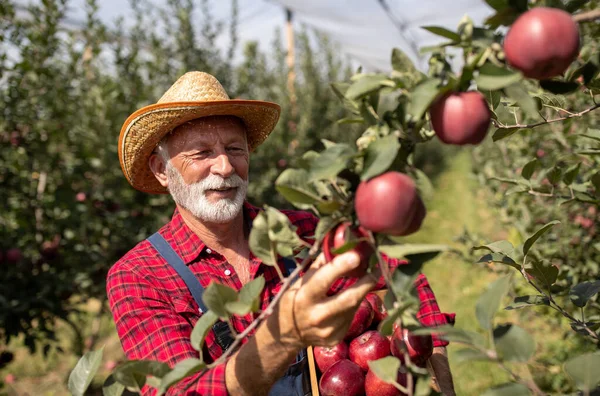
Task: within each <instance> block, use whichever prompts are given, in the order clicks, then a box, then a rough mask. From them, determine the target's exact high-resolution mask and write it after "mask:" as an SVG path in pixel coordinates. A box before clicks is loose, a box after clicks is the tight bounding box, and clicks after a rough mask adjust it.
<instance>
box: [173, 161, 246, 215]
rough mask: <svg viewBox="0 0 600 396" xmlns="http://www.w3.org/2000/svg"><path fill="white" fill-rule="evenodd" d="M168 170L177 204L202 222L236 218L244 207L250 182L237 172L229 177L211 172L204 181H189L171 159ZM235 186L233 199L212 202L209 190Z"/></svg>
mask: <svg viewBox="0 0 600 396" xmlns="http://www.w3.org/2000/svg"><path fill="white" fill-rule="evenodd" d="M166 173H167V180H168V182H169V188H168V189H169V193H170V194H171V196H172V197H173V200H174V201H175V203H176V204H177V205H179V206H181V207H183V208H184V209H187V210H188V211H190V213H191V214H192V215H194V216H195V217H196V218H198V219H200V220H202V221H205V222H208V223H220V224H223V223H228V222H230V221H232V220H233V219H235V218H236V216H237V215H238V214H239V213H240V211H241V210H242V207H243V205H244V199H245V198H246V192H247V190H248V181H244V180H242V178H241V177H239V176H238V175H236V174H233V175H232V176H230V177H228V178H227V179H223V178H222V177H220V176H217V175H213V174H210V175H209V176H208V177H206V178H205V179H204V180H202V181H199V182H196V183H192V184H186V182H185V180H183V177H182V176H181V173H179V171H178V170H177V169H176V168H175V167H174V166H173V165H172V164H171V161H167V165H166ZM233 187H237V191H236V194H235V197H233V199H229V198H223V199H220V200H219V201H217V202H210V201H209V200H208V198H207V197H206V191H207V190H215V189H219V188H233Z"/></svg>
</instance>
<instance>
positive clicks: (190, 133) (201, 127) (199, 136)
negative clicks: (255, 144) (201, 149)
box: [169, 116, 247, 141]
mask: <svg viewBox="0 0 600 396" xmlns="http://www.w3.org/2000/svg"><path fill="white" fill-rule="evenodd" d="M170 135H171V136H170V137H169V140H178V141H179V140H181V141H189V140H190V139H193V140H214V139H226V140H230V139H235V138H242V139H243V140H244V141H247V139H246V126H245V125H244V122H243V121H242V120H241V119H239V118H237V117H234V116H209V117H202V118H197V119H195V120H191V121H188V122H186V123H184V124H181V125H180V126H178V127H177V128H175V129H173V131H172V132H171V134H170Z"/></svg>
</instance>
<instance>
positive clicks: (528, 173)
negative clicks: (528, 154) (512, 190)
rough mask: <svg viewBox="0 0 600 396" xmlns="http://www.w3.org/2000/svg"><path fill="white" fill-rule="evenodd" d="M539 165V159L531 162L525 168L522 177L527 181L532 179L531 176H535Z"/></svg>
mask: <svg viewBox="0 0 600 396" xmlns="http://www.w3.org/2000/svg"><path fill="white" fill-rule="evenodd" d="M537 165H538V160H537V158H536V159H533V160H531V161H529V162H528V163H527V164H525V166H524V167H523V170H522V171H521V177H522V178H523V179H525V180H529V179H531V176H533V172H535V169H536V168H537Z"/></svg>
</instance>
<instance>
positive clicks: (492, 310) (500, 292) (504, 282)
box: [475, 275, 511, 330]
mask: <svg viewBox="0 0 600 396" xmlns="http://www.w3.org/2000/svg"><path fill="white" fill-rule="evenodd" d="M510 280H511V277H510V275H508V276H503V277H501V278H499V279H497V280H496V281H494V282H493V283H492V284H491V285H490V286H489V287H488V289H487V290H486V291H485V292H483V294H482V295H481V296H480V297H479V300H477V305H476V306H475V315H476V316H477V320H478V321H479V325H480V326H481V328H482V329H485V330H489V329H490V328H491V326H492V320H493V319H494V316H495V315H496V312H497V311H498V308H499V307H500V303H501V302H502V299H503V298H504V297H505V296H506V294H507V293H508V289H509V288H510Z"/></svg>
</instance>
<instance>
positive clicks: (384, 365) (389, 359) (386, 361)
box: [367, 356, 400, 384]
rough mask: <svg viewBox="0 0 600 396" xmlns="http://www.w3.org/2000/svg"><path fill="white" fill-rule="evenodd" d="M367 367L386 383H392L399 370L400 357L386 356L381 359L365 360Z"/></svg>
mask: <svg viewBox="0 0 600 396" xmlns="http://www.w3.org/2000/svg"><path fill="white" fill-rule="evenodd" d="M367 364H368V365H369V369H370V370H371V371H373V373H374V374H375V375H376V376H377V377H379V379H380V380H382V381H383V382H385V383H387V384H393V383H394V382H396V380H397V378H398V370H400V359H398V358H397V357H395V356H386V357H384V358H381V359H377V360H371V361H369V362H367Z"/></svg>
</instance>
